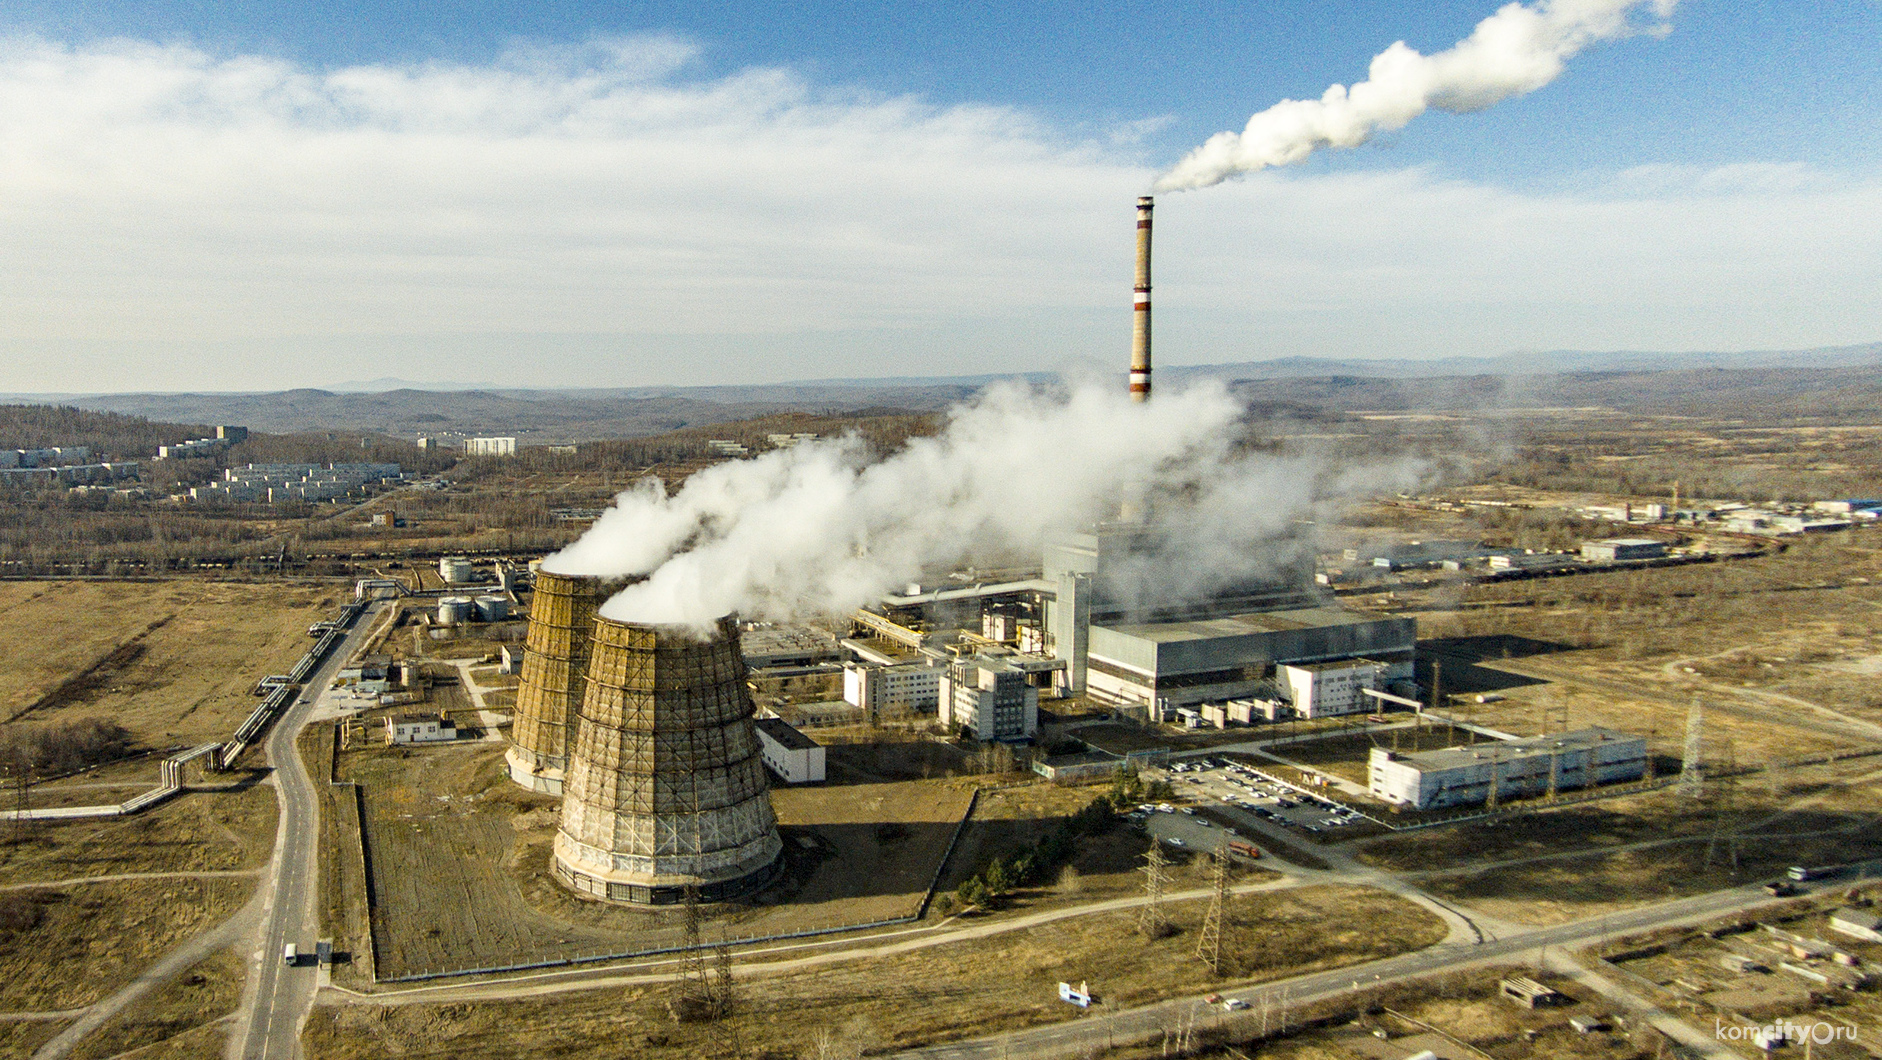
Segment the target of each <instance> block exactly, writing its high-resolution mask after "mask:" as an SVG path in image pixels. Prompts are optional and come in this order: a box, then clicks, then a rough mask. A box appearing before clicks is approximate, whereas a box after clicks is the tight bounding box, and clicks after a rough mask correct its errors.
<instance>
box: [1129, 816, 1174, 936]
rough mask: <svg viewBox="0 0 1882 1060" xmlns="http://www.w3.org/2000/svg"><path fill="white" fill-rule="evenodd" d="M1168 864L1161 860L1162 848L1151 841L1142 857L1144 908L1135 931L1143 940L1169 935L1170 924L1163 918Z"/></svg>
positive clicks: (1154, 841) (1139, 915) (1157, 843)
mask: <svg viewBox="0 0 1882 1060" xmlns="http://www.w3.org/2000/svg"><path fill="white" fill-rule="evenodd" d="M1167 864H1169V863H1168V862H1166V861H1164V860H1163V846H1162V845H1161V844H1160V843H1159V842H1157V841H1156V840H1154V839H1153V840H1151V842H1150V850H1149V852H1148V853H1146V854H1145V855H1144V867H1143V869H1142V872H1143V874H1144V906H1143V909H1142V910H1141V911H1140V912H1139V913H1138V916H1137V929H1138V930H1139V931H1141V932H1143V934H1144V937H1145V938H1153V939H1156V938H1162V937H1163V936H1165V935H1167V934H1169V933H1170V922H1169V921H1168V920H1166V919H1164V916H1163V884H1164V882H1165V877H1164V867H1165V866H1166V865H1167Z"/></svg>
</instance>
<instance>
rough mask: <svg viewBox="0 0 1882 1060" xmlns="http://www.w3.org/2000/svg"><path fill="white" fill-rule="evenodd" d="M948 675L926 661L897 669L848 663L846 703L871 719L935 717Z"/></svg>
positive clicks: (944, 669)
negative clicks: (862, 711)
mask: <svg viewBox="0 0 1882 1060" xmlns="http://www.w3.org/2000/svg"><path fill="white" fill-rule="evenodd" d="M945 671H946V667H942V666H936V665H934V664H932V663H929V662H926V661H923V662H913V663H902V664H900V665H897V666H871V665H869V664H867V663H849V664H847V665H845V666H844V667H843V701H844V702H846V703H849V704H850V705H852V706H857V707H861V708H863V709H864V710H866V711H868V712H869V714H870V715H871V716H872V717H882V716H885V715H896V714H909V713H913V714H933V713H935V712H936V711H937V710H938V709H939V707H940V696H941V675H942V673H944V672H945Z"/></svg>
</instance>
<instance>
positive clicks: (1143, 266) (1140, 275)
mask: <svg viewBox="0 0 1882 1060" xmlns="http://www.w3.org/2000/svg"><path fill="white" fill-rule="evenodd" d="M1156 206H1157V203H1156V200H1155V199H1153V198H1151V197H1150V196H1148V195H1145V196H1143V197H1142V198H1139V199H1138V200H1137V287H1136V295H1135V297H1134V299H1133V302H1134V305H1133V309H1134V311H1133V312H1132V313H1131V400H1132V401H1149V400H1150V211H1152V210H1154V209H1156Z"/></svg>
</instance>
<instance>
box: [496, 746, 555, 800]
mask: <svg viewBox="0 0 1882 1060" xmlns="http://www.w3.org/2000/svg"><path fill="white" fill-rule="evenodd" d="M503 761H504V764H505V765H507V766H508V767H509V770H510V779H511V780H513V781H515V782H516V784H517V786H518V787H520V788H522V789H523V790H525V791H533V792H536V793H538V794H541V795H560V794H562V773H563V771H562V767H561V766H559V765H551V764H550V763H551V762H552V761H553V760H552V759H549V758H545V757H543V756H541V755H535V754H531V753H530V752H528V751H525V750H523V749H522V748H520V747H515V746H512V747H511V748H510V749H509V750H508V751H505V752H504V753H503Z"/></svg>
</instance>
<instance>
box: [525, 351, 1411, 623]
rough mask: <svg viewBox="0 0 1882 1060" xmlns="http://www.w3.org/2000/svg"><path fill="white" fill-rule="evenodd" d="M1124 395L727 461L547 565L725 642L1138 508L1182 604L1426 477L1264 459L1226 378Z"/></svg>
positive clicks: (990, 403) (988, 408)
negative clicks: (884, 442) (622, 585)
mask: <svg viewBox="0 0 1882 1060" xmlns="http://www.w3.org/2000/svg"><path fill="white" fill-rule="evenodd" d="M1118 389H1119V388H1115V387H1104V386H1100V385H1097V384H1089V385H1081V386H1075V387H1072V388H1070V389H1068V390H1058V391H1051V390H1042V389H1035V388H1028V387H1023V386H1017V385H1004V386H997V387H994V388H991V389H989V390H988V391H986V392H985V393H983V394H982V395H981V396H980V397H979V398H977V399H976V400H974V401H973V402H971V403H969V404H966V405H963V406H960V407H958V408H956V409H954V410H953V411H952V412H951V413H950V414H949V415H948V419H947V422H946V424H945V426H944V428H943V430H942V431H941V432H940V433H939V434H938V435H936V436H934V437H927V438H916V439H913V440H911V441H910V442H909V443H908V444H907V445H906V446H905V447H904V448H902V449H901V450H899V451H898V452H896V453H894V454H893V455H891V456H888V457H887V458H883V459H878V458H877V454H874V453H872V452H871V451H870V449H869V447H868V446H867V445H866V444H865V443H864V442H862V441H860V440H858V439H856V438H853V437H845V438H835V439H826V440H821V441H817V442H810V443H805V444H800V445H797V446H793V447H791V448H788V449H782V450H777V451H774V452H770V453H766V454H764V455H762V456H760V457H757V458H755V459H749V460H734V461H728V462H726V463H722V464H718V465H715V466H713V467H711V468H708V469H707V470H705V471H701V472H699V473H698V474H695V475H694V476H692V477H691V478H690V479H689V480H687V483H686V485H685V486H684V487H683V488H681V489H680V490H679V491H678V492H677V493H674V494H671V495H669V494H668V493H667V492H666V490H665V489H664V488H662V487H661V485H660V484H659V482H658V481H657V480H653V479H648V480H646V481H645V482H644V483H643V484H642V485H640V486H637V487H636V488H634V489H631V490H629V491H627V492H625V493H622V494H621V495H620V496H619V497H618V498H617V499H616V502H615V506H614V507H613V508H612V509H610V510H609V511H608V512H607V513H606V514H605V515H603V516H602V518H601V519H599V520H597V521H596V523H595V525H594V526H593V527H592V528H590V530H589V531H588V533H587V534H585V535H583V537H582V538H581V539H580V540H579V541H577V542H575V543H574V544H572V545H570V546H569V547H568V548H566V549H563V550H562V551H561V552H558V553H556V554H554V555H552V556H550V557H549V558H548V559H547V560H545V561H544V563H543V568H544V569H545V570H548V571H552V572H555V573H559V574H570V575H587V576H599V577H609V578H616V577H632V576H641V575H645V579H644V580H642V581H639V582H637V583H635V584H634V585H632V586H630V587H629V588H627V589H625V590H624V591H622V592H620V593H619V594H617V595H615V596H614V597H612V598H610V599H609V600H608V601H607V603H605V604H604V605H603V606H602V608H601V614H602V616H603V617H605V618H609V619H614V620H617V621H623V622H634V623H649V624H659V625H683V626H689V627H692V628H694V629H695V630H700V631H707V630H710V629H711V628H712V627H713V624H714V622H715V621H716V620H717V619H719V618H720V617H721V616H724V615H727V614H731V613H734V612H737V613H739V614H741V615H743V616H744V617H746V618H755V619H767V620H778V621H788V620H792V619H796V618H800V617H811V616H815V615H828V614H837V613H842V612H845V611H848V610H850V609H852V608H855V607H857V606H858V605H860V604H863V603H866V602H868V601H870V600H873V599H879V598H880V597H881V596H882V594H883V593H885V592H888V591H891V590H894V589H897V588H899V587H901V586H902V585H904V584H906V583H908V582H910V581H914V580H917V579H919V578H920V577H922V575H923V574H924V572H927V571H932V570H934V569H935V568H937V567H941V566H953V565H958V564H962V563H966V562H973V561H975V560H976V558H977V557H981V556H985V555H988V554H990V553H992V554H998V555H1004V556H1010V555H1012V554H1014V553H1015V552H1028V551H1030V552H1031V554H1032V555H1035V556H1036V555H1038V551H1037V550H1038V549H1039V548H1040V547H1041V545H1042V543H1043V541H1044V539H1045V536H1046V535H1047V533H1048V532H1049V531H1051V530H1053V529H1055V528H1065V527H1074V526H1080V525H1086V526H1088V525H1091V524H1094V523H1098V522H1100V521H1103V520H1106V519H1109V518H1113V517H1115V515H1116V513H1117V511H1118V509H1119V505H1120V503H1121V502H1125V503H1131V504H1134V505H1136V507H1137V509H1138V510H1140V511H1147V512H1149V513H1152V515H1153V516H1155V517H1156V518H1157V519H1158V523H1159V525H1160V526H1161V527H1163V528H1164V532H1165V534H1166V535H1167V536H1166V539H1165V541H1164V542H1163V547H1162V549H1161V552H1162V554H1164V555H1167V556H1169V557H1170V563H1169V569H1167V570H1164V571H1159V572H1157V576H1156V577H1155V578H1146V579H1145V584H1154V585H1155V586H1156V587H1157V592H1159V593H1162V594H1164V596H1165V597H1166V598H1167V599H1168V600H1182V599H1189V598H1193V597H1195V596H1197V595H1200V594H1206V593H1208V592H1211V591H1213V590H1215V589H1217V588H1219V587H1221V586H1226V585H1231V584H1235V583H1236V582H1238V581H1241V580H1245V579H1247V578H1250V577H1256V576H1260V575H1263V574H1268V573H1272V571H1273V569H1274V567H1276V566H1278V565H1280V564H1282V563H1285V562H1288V561H1290V560H1291V559H1292V558H1293V557H1291V556H1290V557H1279V556H1276V555H1275V554H1274V552H1275V550H1274V548H1273V547H1272V546H1273V543H1275V542H1277V541H1283V540H1292V539H1294V538H1295V537H1297V534H1296V528H1297V524H1298V522H1299V521H1300V520H1301V519H1303V518H1311V517H1313V516H1314V515H1315V514H1316V512H1317V510H1318V509H1320V508H1321V507H1322V506H1324V505H1326V504H1328V503H1329V502H1334V501H1337V500H1338V499H1340V498H1343V497H1350V496H1354V495H1356V494H1358V493H1360V492H1362V491H1371V490H1375V489H1379V488H1385V487H1388V486H1389V487H1393V488H1398V487H1402V486H1404V485H1407V484H1409V483H1410V482H1411V481H1412V480H1413V479H1415V477H1416V475H1417V472H1418V468H1417V467H1416V465H1415V464H1414V463H1412V462H1410V461H1406V462H1404V463H1402V464H1398V465H1394V466H1391V467H1383V468H1382V467H1373V468H1369V469H1366V470H1364V471H1345V472H1338V471H1335V470H1333V469H1331V468H1329V467H1327V466H1324V465H1323V464H1322V463H1321V462H1320V461H1318V460H1315V459H1313V458H1310V457H1304V456H1296V457H1281V456H1276V455H1273V454H1271V453H1267V452H1262V451H1258V450H1256V449H1254V448H1251V447H1250V446H1248V445H1247V444H1246V443H1247V429H1246V428H1247V425H1246V423H1245V419H1244V418H1245V410H1244V408H1243V406H1242V405H1241V403H1240V402H1238V401H1237V400H1236V399H1235V398H1234V397H1233V396H1231V395H1230V394H1229V393H1228V391H1227V390H1226V388H1224V387H1222V386H1221V385H1219V384H1214V383H1209V384H1204V385H1198V386H1194V387H1191V388H1188V389H1186V390H1171V391H1169V392H1166V393H1162V394H1159V396H1158V399H1157V400H1156V401H1154V402H1149V403H1133V402H1131V401H1130V400H1129V397H1128V396H1127V395H1126V394H1124V393H1120V392H1118ZM1160 602H1163V601H1161V600H1145V601H1143V603H1144V604H1145V605H1146V606H1154V605H1155V604H1157V603H1160Z"/></svg>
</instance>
